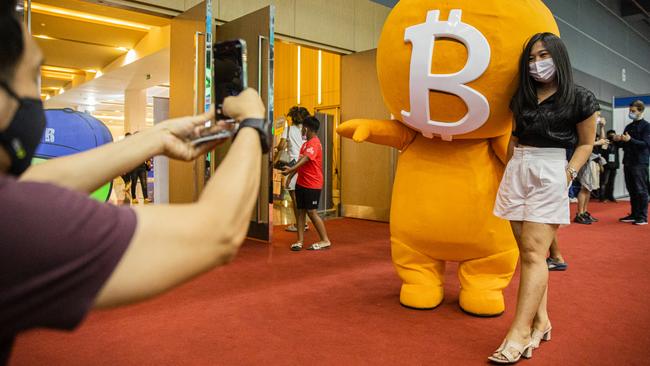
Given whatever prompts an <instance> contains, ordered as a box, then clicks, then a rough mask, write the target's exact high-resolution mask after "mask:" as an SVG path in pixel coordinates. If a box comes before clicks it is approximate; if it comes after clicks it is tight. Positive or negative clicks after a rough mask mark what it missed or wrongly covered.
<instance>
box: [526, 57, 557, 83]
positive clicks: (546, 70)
mask: <svg viewBox="0 0 650 366" xmlns="http://www.w3.org/2000/svg"><path fill="white" fill-rule="evenodd" d="M528 68H529V69H530V71H529V72H530V76H532V77H533V79H535V80H536V81H539V82H540V83H548V82H549V81H551V80H553V77H554V76H555V73H556V69H555V64H554V63H553V59H552V58H547V59H545V60H542V61H537V62H531V63H529V64H528Z"/></svg>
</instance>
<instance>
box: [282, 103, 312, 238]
mask: <svg viewBox="0 0 650 366" xmlns="http://www.w3.org/2000/svg"><path fill="white" fill-rule="evenodd" d="M287 116H289V118H291V125H290V126H289V127H288V128H289V132H288V134H287V135H288V136H287V144H288V151H289V156H290V157H291V160H292V162H293V164H295V163H297V162H298V159H299V158H300V149H302V145H303V144H304V143H305V139H304V137H303V135H302V122H303V121H304V120H305V119H306V118H307V117H309V116H310V115H309V111H308V110H307V108H305V107H298V106H294V107H291V109H290V110H289V113H287ZM297 179H298V177H297V176H295V175H294V176H293V178H292V179H291V180H290V181H289V184H287V185H286V188H287V190H288V191H289V195H290V196H291V206H292V207H293V214H294V218H295V220H296V221H295V222H298V208H297V206H296V180H297ZM285 230H286V231H289V232H293V233H295V232H297V231H298V229H297V228H296V225H295V224H293V225H289V226H287V228H286V229H285ZM305 230H309V225H307V222H305Z"/></svg>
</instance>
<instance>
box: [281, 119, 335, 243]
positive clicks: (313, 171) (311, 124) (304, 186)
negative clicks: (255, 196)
mask: <svg viewBox="0 0 650 366" xmlns="http://www.w3.org/2000/svg"><path fill="white" fill-rule="evenodd" d="M302 126H303V127H302V130H303V133H304V135H305V136H307V142H305V144H304V145H303V146H302V149H300V159H299V160H298V162H297V163H296V165H294V166H292V167H290V168H286V169H285V170H284V171H283V172H282V174H284V175H287V176H288V177H287V185H288V184H289V182H290V181H291V179H292V178H293V176H294V175H296V174H298V180H297V181H296V206H297V208H298V211H297V218H296V219H297V220H296V221H297V225H298V241H297V242H295V243H294V244H292V245H291V250H293V251H299V250H301V249H302V246H303V243H304V231H305V230H304V225H305V220H306V219H307V218H306V216H309V219H311V222H312V223H314V226H315V227H316V231H318V236H319V237H320V241H319V242H318V243H314V244H312V245H311V246H310V247H309V248H307V249H308V250H322V249H328V248H329V247H330V246H331V242H330V239H329V238H328V236H327V230H326V229H325V224H324V223H323V220H322V219H321V218H320V216H318V203H319V201H320V195H321V190H322V189H323V148H322V147H321V144H320V140H319V139H318V136H317V135H316V133H317V132H318V129H319V128H320V122H319V121H318V120H317V119H316V118H315V117H307V118H305V120H304V121H303V122H302Z"/></svg>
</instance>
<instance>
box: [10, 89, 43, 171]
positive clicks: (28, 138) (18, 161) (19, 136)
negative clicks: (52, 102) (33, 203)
mask: <svg viewBox="0 0 650 366" xmlns="http://www.w3.org/2000/svg"><path fill="white" fill-rule="evenodd" d="M0 87H2V88H3V89H4V90H5V91H6V92H7V94H9V95H10V96H11V97H12V98H14V99H15V100H16V101H18V103H19V107H18V110H16V114H14V117H13V119H12V120H11V122H10V123H9V127H7V129H6V130H4V131H0V146H2V147H4V148H5V150H6V151H7V153H8V154H9V158H11V165H10V167H9V174H12V175H15V176H19V175H21V174H22V173H23V172H24V171H25V170H27V168H29V166H30V165H31V163H32V158H33V157H34V153H35V152H36V147H38V145H39V143H40V142H41V137H42V136H43V132H44V131H45V111H44V110H43V102H41V100H40V99H33V98H20V97H19V96H18V95H16V93H14V91H13V90H11V88H10V87H9V86H8V85H7V84H5V82H3V81H1V80H0Z"/></svg>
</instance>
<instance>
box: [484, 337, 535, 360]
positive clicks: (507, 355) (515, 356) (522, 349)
mask: <svg viewBox="0 0 650 366" xmlns="http://www.w3.org/2000/svg"><path fill="white" fill-rule="evenodd" d="M511 350H514V353H513V352H511ZM522 357H523V358H532V357H533V343H532V342H531V343H528V344H527V345H525V346H524V345H521V344H519V343H517V342H513V341H508V340H506V341H504V343H503V344H502V345H501V346H500V347H499V348H498V349H497V350H496V351H495V352H494V354H493V355H492V356H490V357H488V360H490V361H492V362H494V363H499V364H513V363H517V362H519V360H520V359H521V358H522Z"/></svg>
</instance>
